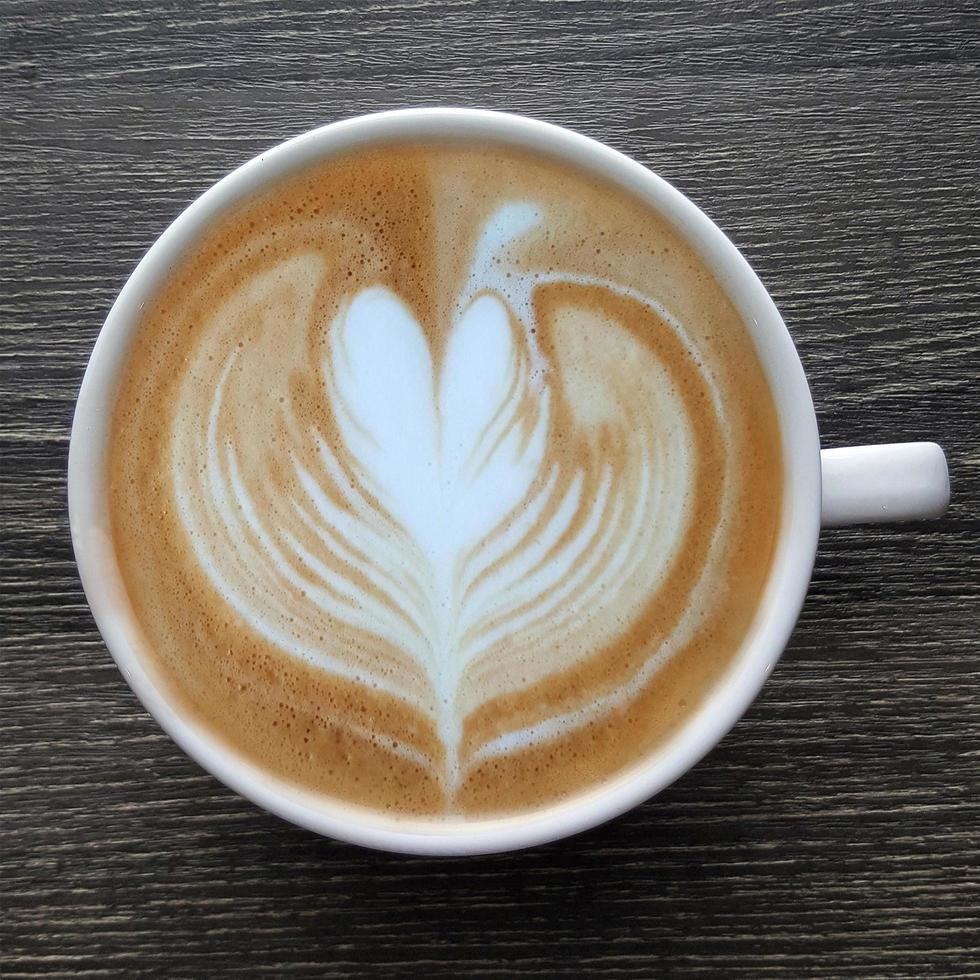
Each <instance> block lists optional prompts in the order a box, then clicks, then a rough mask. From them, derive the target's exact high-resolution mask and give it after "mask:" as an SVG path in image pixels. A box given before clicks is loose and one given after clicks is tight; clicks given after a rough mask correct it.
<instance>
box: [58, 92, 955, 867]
mask: <svg viewBox="0 0 980 980" xmlns="http://www.w3.org/2000/svg"><path fill="white" fill-rule="evenodd" d="M398 140H431V141H440V140H456V141H458V140H468V141H471V142H474V143H479V142H484V143H487V144H506V145H507V146H509V147H517V148H521V149H523V150H526V151H529V152H531V153H536V154H542V155H545V156H547V157H549V158H551V159H556V160H560V161H563V162H565V163H567V164H568V165H570V166H573V167H575V168H576V169H577V170H579V171H584V172H586V173H589V174H593V175H595V177H596V178H597V179H600V180H602V181H605V182H607V183H609V184H610V185H616V186H618V187H620V188H622V189H624V190H625V191H628V192H629V193H630V194H631V195H633V196H634V197H635V198H637V199H639V200H641V201H643V202H644V203H645V204H646V205H647V206H649V208H650V209H651V210H652V211H654V212H656V213H657V214H658V215H659V216H661V217H662V218H663V220H664V221H665V222H667V224H668V225H669V226H670V227H671V228H672V229H673V230H674V231H675V232H676V233H677V234H679V235H680V237H681V238H682V239H683V240H684V242H685V243H687V245H689V246H690V247H691V248H692V249H693V250H694V252H695V253H696V254H697V255H698V256H699V257H700V259H701V261H702V262H703V263H704V264H705V266H706V267H707V268H708V269H709V270H710V272H711V273H712V275H713V276H714V277H715V279H716V280H717V281H718V283H720V285H721V287H722V289H723V290H724V292H725V294H726V295H727V297H728V299H729V300H730V302H731V303H732V304H733V306H734V308H735V309H736V310H737V312H738V314H739V315H740V317H741V320H742V322H743V323H744V324H745V327H746V329H747V330H748V332H749V334H750V335H751V338H752V341H753V343H754V345H755V350H756V352H757V355H758V359H759V363H760V365H761V369H762V371H763V372H764V375H765V378H766V381H767V382H768V386H769V389H770V391H771V395H772V399H773V403H774V405H775V411H776V416H777V418H778V427H779V433H780V440H781V450H782V466H783V492H782V498H781V500H782V502H781V510H780V514H779V530H778V534H777V536H776V541H775V550H774V555H773V557H772V566H771V571H770V573H769V576H768V579H767V582H766V586H765V589H764V591H763V593H762V595H761V597H760V600H759V602H758V606H757V608H756V610H755V615H754V618H753V621H752V624H751V628H750V629H748V631H747V633H746V635H745V637H744V639H743V640H742V642H741V644H740V646H739V649H738V651H737V653H736V654H735V655H734V656H733V658H732V660H731V663H730V664H729V665H728V668H727V670H726V672H725V675H724V677H723V678H722V679H721V680H720V681H719V682H718V683H717V684H716V685H714V687H713V688H712V690H711V691H710V692H709V693H708V694H707V695H706V696H705V698H704V699H703V700H702V701H701V702H700V703H699V704H698V706H697V708H696V709H695V710H693V711H692V712H691V713H690V715H689V716H687V717H686V718H685V720H684V722H683V724H682V725H680V726H679V727H678V728H677V730H675V731H673V732H672V733H671V735H670V736H669V738H667V739H666V740H665V741H664V742H663V743H662V744H660V745H658V746H657V748H656V749H655V750H654V751H652V752H651V753H650V754H649V755H648V756H646V757H644V758H643V759H641V760H640V761H638V762H637V763H636V764H634V765H632V766H630V767H629V768H628V769H627V770H626V771H623V772H620V773H617V774H616V775H615V777H613V778H610V779H608V780H603V781H600V782H599V783H597V784H596V785H595V786H592V787H589V788H587V789H585V790H583V791H582V792H580V793H576V794H574V795H572V796H570V797H569V798H567V799H562V800H559V801H557V802H555V803H553V804H549V805H545V806H541V807H540V808H536V809H532V810H529V811H527V812H521V813H515V814H510V815H507V814H504V815H500V816H492V817H467V816H465V815H459V816H448V817H444V818H441V819H421V818H415V817H412V816H410V815H409V816H406V815H399V816H395V817H392V816H386V815H384V814H382V813H374V812H366V811H365V810H364V809H363V808H359V807H355V806H345V805H344V804H343V803H342V802H338V801H336V800H331V799H325V798H324V797H323V795H322V794H318V793H315V792H312V791H310V790H309V789H307V788H303V787H301V786H298V785H296V784H295V783H293V782H290V781H288V780H285V779H281V778H278V777H276V776H275V775H273V774H270V772H269V771H268V770H267V769H265V768H263V767H261V766H258V765H256V764H255V763H254V762H253V761H252V760H250V759H249V758H247V757H245V756H243V755H242V754H241V753H239V752H237V751H236V749H235V748H234V747H233V746H232V745H229V744H228V742H227V741H226V740H223V739H221V738H219V737H216V736H215V734H214V733H213V732H212V731H210V730H209V729H208V728H207V726H204V725H201V724H200V723H199V721H198V719H196V718H195V717H193V716H192V714H191V713H189V712H188V711H187V710H186V708H185V707H184V705H183V704H182V703H181V702H180V701H179V700H177V699H175V698H174V697H173V696H172V694H171V692H170V691H169V690H168V689H167V687H166V686H165V685H163V684H161V683H160V681H159V678H158V677H157V675H156V674H155V673H154V671H153V670H152V669H150V667H149V665H148V663H147V660H146V657H145V654H144V652H143V646H144V645H145V644H144V641H143V639H142V638H141V634H140V629H139V624H138V623H137V621H136V617H135V615H134V612H133V608H132V603H131V601H130V597H129V595H128V593H127V588H126V585H125V582H124V579H123V576H122V574H121V571H120V567H119V561H118V558H117V554H116V548H115V546H114V543H113V534H112V526H111V525H112V522H111V518H110V512H109V503H108V496H109V487H108V483H109V479H108V469H109V442H110V436H111V420H112V412H113V405H114V399H115V397H116V394H117V391H118V388H119V382H120V376H121V374H122V372H123V370H124V366H125V363H126V358H127V354H128V351H129V350H130V348H131V346H132V343H133V339H134V335H135V333H136V331H137V330H138V328H139V326H140V322H141V314H142V311H143V309H144V308H145V306H146V305H147V304H148V303H150V302H151V300H152V298H153V297H154V295H155V294H156V293H157V292H158V291H159V289H160V288H161V285H162V284H163V283H165V282H166V281H167V278H168V276H169V275H170V274H171V271H172V269H173V268H174V267H175V266H176V264H177V263H178V262H179V260H180V259H181V257H182V256H183V255H185V254H186V253H187V252H188V250H189V249H191V248H192V246H194V244H195V243H196V242H197V241H198V240H199V239H200V238H201V236H202V235H203V234H204V233H205V232H206V231H207V230H208V229H209V228H210V227H212V226H213V225H214V224H215V222H217V221H218V220H219V219H220V218H221V217H222V216H223V215H225V214H227V213H228V212H229V211H230V210H231V209H233V207H234V206H235V205H236V204H238V203H239V202H241V201H243V200H245V199H247V198H248V197H249V196H250V195H253V194H254V193H256V192H257V191H258V190H260V189H261V188H263V187H267V186H269V185H270V184H272V183H274V182H275V181H277V180H279V179H281V178H283V177H284V176H285V175H288V174H290V173H293V172H295V171H297V170H298V169H301V168H303V167H304V166H309V165H311V164H314V163H315V162H316V161H318V160H321V159H324V158H326V157H329V156H331V155H336V154H339V153H341V152H349V151H354V150H364V149H369V148H370V147H372V146H374V145H381V144H388V143H390V142H391V141H398ZM68 487H69V510H70V518H71V529H72V541H73V545H74V548H75V555H76V559H77V563H78V568H79V573H80V576H81V580H82V584H83V587H84V589H85V593H86V596H87V598H88V601H89V604H90V606H91V608H92V612H93V615H94V617H95V620H96V623H97V625H98V627H99V629H100V631H101V633H102V635H103V637H104V639H105V642H106V645H107V647H108V649H109V651H110V653H111V654H112V656H113V657H114V658H115V660H116V662H117V664H118V666H119V668H120V670H121V672H122V674H123V676H124V677H125V678H126V680H127V682H128V683H129V684H130V686H131V687H132V689H133V690H134V692H135V693H136V694H137V696H138V697H139V698H140V700H141V701H142V703H143V704H144V706H145V707H146V708H147V710H149V711H150V713H151V714H152V715H153V716H154V717H155V718H156V720H157V721H158V722H159V724H160V725H161V726H162V727H163V728H164V730H165V731H167V732H168V734H169V735H170V736H171V737H172V738H173V739H174V741H176V742H177V743H178V745H180V746H181V747H182V748H183V749H184V750H185V751H186V752H187V753H188V754H189V755H190V756H191V757H192V758H194V759H195V760H196V761H197V762H198V763H200V764H201V765H202V766H203V767H204V768H205V769H207V770H208V771H209V772H211V773H213V774H214V775H215V776H217V777H218V778H219V779H220V780H221V781H222V782H224V783H225V784H226V785H228V786H229V787H231V788H232V789H234V790H236V791H237V792H239V793H241V794H242V795H243V796H245V797H247V798H249V799H250V800H252V801H254V802H255V803H256V804H258V805H259V806H261V807H263V808H264V809H266V810H268V811H269V812H272V813H275V814H277V815H279V816H281V817H283V818H285V819H287V820H290V821H292V822H293V823H295V824H298V825H300V826H303V827H306V828H308V829H311V830H313V831H315V832H317V833H321V834H325V835H328V836H331V837H334V838H337V839H340V840H344V841H349V842H352V843H356V844H361V845H365V846H369V847H375V848H381V849H384V850H391V851H400V852H408V853H418V854H434V855H464V854H477V853H487V852H494V851H505V850H512V849H516V848H521V847H526V846H531V845H534V844H539V843H543V842H546V841H552V840H556V839H558V838H562V837H565V836H568V835H570V834H574V833H577V832H579V831H582V830H585V829H587V828H589V827H592V826H595V825H596V824H599V823H601V822H603V821H605V820H608V819H610V818H611V817H613V816H615V815H617V814H619V813H622V812H623V811H625V810H627V809H629V808H630V807H632V806H635V805H636V804H638V803H640V802H641V801H643V800H646V799H648V798H650V797H651V796H653V795H655V794H656V793H657V792H659V791H660V790H661V789H663V788H664V787H666V786H667V785H669V784H670V783H671V782H672V781H674V780H675V779H676V778H677V777H678V776H680V775H681V774H682V773H683V772H685V771H686V770H687V769H689V768H690V767H691V766H693V765H694V764H695V763H696V762H697V761H698V760H699V759H700V758H701V757H702V756H704V755H705V753H707V752H708V751H709V750H710V749H711V748H712V747H713V746H714V745H715V744H716V743H717V742H718V741H719V740H720V739H721V738H722V737H723V736H724V735H725V733H726V732H727V731H728V730H729V729H730V728H731V727H732V725H734V724H735V722H736V721H737V720H738V718H739V717H740V716H741V715H742V714H743V712H744V711H745V710H746V708H747V707H748V705H749V704H750V703H751V701H752V700H753V698H754V697H755V696H756V695H757V693H758V692H759V690H760V688H761V686H762V684H763V683H764V682H765V680H766V678H767V677H768V675H769V673H770V672H771V671H772V669H773V668H774V666H775V664H776V663H777V661H778V659H779V657H780V654H781V652H782V650H783V647H784V646H785V644H786V642H787V640H788V638H789V636H790V633H791V631H792V629H793V627H794V624H795V622H796V619H797V616H798V614H799V611H800V608H801V605H802V603H803V601H804V597H805V594H806V590H807V586H808V582H809V579H810V575H811V572H812V568H813V562H814V556H815V552H816V544H817V537H818V533H819V530H820V528H821V526H824V527H830V526H839V525H844V524H853V523H860V522H880V521H900V520H917V519H926V518H933V517H938V516H940V515H941V514H942V513H943V511H944V510H945V508H946V506H947V503H948V499H949V482H948V475H947V469H946V463H945V458H944V456H943V453H942V450H941V449H940V448H939V447H938V446H937V445H935V444H934V443H911V444H895V445H879V446H864V447H850V448H841V449H828V450H823V451H821V448H820V441H819V434H818V431H817V423H816V416H815V413H814V407H813V403H812V400H811V396H810V391H809V388H808V385H807V381H806V378H805V375H804V372H803V369H802V366H801V364H800V360H799V357H798V355H797V352H796V349H795V347H794V345H793V342H792V339H791V337H790V335H789V332H788V331H787V329H786V326H785V325H784V323H783V321H782V319H781V317H780V315H779V313H778V311H777V310H776V307H775V305H774V304H773V302H772V300H771V298H770V297H769V295H768V293H767V292H766V290H765V288H764V287H763V285H762V284H761V282H760V281H759V279H758V278H757V276H756V275H755V274H754V272H753V271H752V270H751V268H750V267H749V265H748V263H747V262H746V261H745V259H744V258H743V257H742V256H741V254H740V253H739V252H738V250H737V249H736V248H735V247H734V245H732V243H731V242H730V241H729V240H728V239H727V238H726V237H725V235H724V234H723V233H722V232H721V231H720V230H719V229H718V228H717V226H716V225H714V224H713V223H712V222H711V220H710V219H709V218H707V217H706V216H705V214H704V213H703V212H701V211H700V210H699V209H698V208H697V207H696V206H695V205H693V204H692V203H691V202H690V201H688V200H687V198H685V197H684V196H683V195H682V194H680V193H679V192H678V191H677V190H675V189H674V188H673V187H671V186H670V185H669V184H668V183H667V182H666V181H664V180H662V179H661V178H659V177H658V176H656V175H655V174H654V173H652V172H651V171H649V170H648V169H646V168H644V167H642V166H641V165H639V164H638V163H636V162H634V161H632V160H630V159H628V158H627V157H625V156H623V155H622V154H620V153H618V152H616V151H614V150H612V149H610V148H608V147H606V146H604V145H602V144H600V143H597V142H595V141H594V140H591V139H588V138H586V137H584V136H581V135H578V134H576V133H572V132H570V131H567V130H565V129H562V128H559V127H556V126H553V125H549V124H546V123H542V122H538V121H535V120H531V119H526V118H522V117H518V116H513V115H509V114H504V113H495V112H486V111H478V110H469V109H417V110H403V111H395V112H386V113H380V114H377V115H371V116H364V117H360V118H357V119H351V120H347V121H344V122H339V123H335V124H332V125H328V126H325V127H323V128H320V129H317V130H314V131H312V132H309V133H306V134H304V135H302V136H299V137H296V138H295V139H292V140H289V141H288V142H286V143H283V144H281V145H280V146H278V147H275V148H274V149H272V150H269V151H267V152H266V153H263V154H262V155H260V156H259V157H257V158H255V159H254V160H252V161H250V162H249V163H246V164H245V165H243V166H242V167H240V168H239V169H238V170H236V171H235V172H233V173H232V174H230V175H229V176H227V177H225V178H224V179H223V180H221V181H219V182H218V183H217V184H216V185H215V186H214V187H212V188H211V189H210V190H208V191H207V192H205V193H204V194H203V195H202V196H201V197H200V198H199V199H198V200H196V201H195V202H194V203H193V204H191V205H190V206H189V207H188V208H187V210H186V211H185V212H184V213H183V214H181V215H180V217H178V218H177V220H176V221H174V223H173V224H172V225H171V226H170V227H169V228H168V229H166V231H165V232H164V233H163V234H162V235H161V236H160V238H159V239H158V240H157V242H156V243H155V244H154V245H153V246H152V248H151V249H150V250H149V251H148V252H147V254H146V255H145V256H144V258H143V259H142V261H141V262H140V264H139V265H138V267H137V268H136V270H135V271H134V272H133V274H132V276H131V277H130V278H129V280H128V281H127V283H126V285H125V286H124V288H123V290H122V292H121V293H120V295H119V297H118V299H117V300H116V302H115V304H114V305H113V307H112V310H111V311H110V313H109V316H108V318H107V320H106V323H105V326H104V328H103V330H102V332H101V334H100V336H99V338H98V341H97V343H96V346H95V349H94V351H93V353H92V357H91V360H90V363H89V366H88V369H87V371H86V374H85V378H84V381H83V384H82V388H81V391H80V394H79V398H78V403H77V407H76V412H75V419H74V424H73V429H72V437H71V447H70V454H69V467H68Z"/></svg>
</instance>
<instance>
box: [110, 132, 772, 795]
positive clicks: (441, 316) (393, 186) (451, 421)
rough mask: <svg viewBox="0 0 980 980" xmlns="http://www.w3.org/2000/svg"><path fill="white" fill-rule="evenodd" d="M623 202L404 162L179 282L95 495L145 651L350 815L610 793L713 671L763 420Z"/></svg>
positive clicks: (295, 188)
mask: <svg viewBox="0 0 980 980" xmlns="http://www.w3.org/2000/svg"><path fill="white" fill-rule="evenodd" d="M488 173H489V175H490V177H489V180H488V178H487V176H486V175H487V174H488ZM488 183H489V185H490V188H491V189H490V191H488V190H487V187H486V185H487V184H488ZM569 199H570V200H580V201H581V203H582V207H583V209H584V214H581V215H575V214H574V213H570V208H569V205H568V203H567V201H568V200H569ZM637 207H638V206H637V205H636V203H635V202H632V201H630V200H629V199H627V198H626V196H625V195H624V194H622V193H621V192H618V191H614V190H613V189H612V188H599V189H597V188H595V187H594V186H592V185H590V184H589V183H588V181H587V180H586V178H584V177H582V176H580V175H578V174H576V173H575V172H574V171H569V170H566V169H564V168H559V167H557V166H556V165H554V164H550V163H547V162H545V161H543V160H539V159H537V158H529V157H525V156H522V155H520V154H518V153H516V152H512V151H507V152H503V151H499V152H498V151H494V152H489V151H478V150H471V149H463V148H450V147H432V148H404V147H400V148H390V149H388V150H387V151H384V152H380V153H373V154H361V155H360V156H355V157H352V158H346V159H344V160H342V161H335V162H333V163H328V164H325V165H322V166H321V168H319V170H317V171H313V172H311V173H309V174H305V175H301V176H299V177H297V178H294V179H293V180H292V182H291V183H289V184H285V185H283V186H282V187H279V188H276V189H275V191H273V192H271V193H270V194H269V195H266V196H265V197H264V198H261V199H258V200H257V201H255V202H252V203H251V205H250V206H247V207H245V208H243V209H240V211H239V213H237V214H235V215H233V216H232V217H231V218H230V219H229V220H228V222H226V224H225V226H223V227H221V228H219V229H217V231H216V232H215V233H214V234H213V235H212V236H211V238H210V239H209V240H208V241H207V242H206V243H204V245H203V246H202V247H201V249H199V250H198V252H197V253H196V254H195V255H194V256H192V257H189V259H188V260H187V263H186V268H184V269H180V270H177V271H176V272H175V273H174V281H173V283H172V284H171V285H170V287H169V288H168V289H167V290H165V291H164V293H163V294H162V295H161V297H160V300H159V302H158V303H157V305H156V307H155V308H154V309H153V310H152V311H150V312H149V313H148V316H147V321H146V323H145V324H144V327H143V330H142V332H141V335H140V339H139V341H138V343H137V347H136V350H135V351H134V354H133V355H132V363H131V367H130V371H129V373H128V375H127V378H126V382H125V384H124V387H123V391H122V393H121V395H120V399H119V409H118V411H117V422H116V426H115V437H114V442H113V459H112V466H113V477H114V479H113V489H112V494H113V505H114V515H115V518H116V524H115V528H116V532H115V533H116V547H117V551H118V552H119V555H120V564H121V567H122V568H123V572H124V577H125V578H126V580H127V587H128V588H129V591H130V595H131V598H132V600H133V604H134V608H135V609H136V611H137V614H138V616H139V618H140V621H141V623H142V625H143V628H144V631H145V633H146V641H147V642H146V645H147V656H148V657H150V658H151V659H153V660H154V661H155V662H156V663H157V665H158V669H159V670H160V671H161V672H162V674H163V675H165V677H166V678H167V679H168V681H169V683H170V684H171V685H172V686H173V688H174V691H175V694H176V695H177V696H180V697H182V698H184V699H186V700H187V701H188V702H189V703H190V704H192V705H193V706H194V707H195V708H196V709H197V711H198V713H199V714H200V716H201V717H202V719H203V720H204V722H205V723H206V724H209V725H211V726H213V727H214V728H215V729H216V730H217V731H218V732H219V733H220V734H222V736H223V737H225V738H226V739H229V740H230V741H232V742H233V743H234V744H236V745H237V746H238V747H239V748H241V749H242V751H244V752H246V753H247V754H249V755H251V756H252V757H253V758H255V759H256V760H257V761H259V762H260V763H261V764H263V765H266V766H268V767H269V768H271V769H272V770H273V771H274V772H277V773H279V774H280V775H281V776H284V777H286V778H288V779H292V780H295V781H297V782H299V783H301V784H303V785H305V786H308V787H312V788H315V789H318V790H321V791H324V792H327V793H330V794H333V795H336V796H337V797H339V798H341V799H345V800H349V801H352V802H357V803H363V804H367V805H372V806H378V807H382V808H385V809H390V810H395V811H398V812H409V813H439V812H452V811H458V812H467V813H474V812H493V811H496V810H506V809H520V808H522V807H526V806H528V805H538V804H540V803H542V802H547V801H549V800H553V799H557V798H560V797H561V796H563V795H566V794H567V793H569V792H572V791H575V790H576V789H579V788H582V787H584V786H585V785H587V784H588V783H590V782H594V781H596V780H600V779H603V778H608V777H609V776H611V775H613V774H615V772H617V771H619V770H621V769H622V768H623V767H624V766H626V765H628V764H629V763H630V762H631V761H636V760H637V759H638V758H640V757H641V756H642V753H646V752H649V751H651V750H652V748H653V747H654V746H655V745H656V742H657V740H658V739H660V738H662V737H664V735H665V734H667V733H668V732H669V731H670V730H671V729H672V728H673V727H674V726H675V725H676V724H677V723H678V722H679V721H680V720H681V719H682V717H683V715H684V714H685V713H686V709H687V708H688V705H689V704H690V705H693V704H694V703H695V702H696V700H697V698H698V697H699V696H700V695H701V694H702V693H703V691H705V690H707V689H708V687H709V686H710V683H711V682H712V681H713V679H714V678H715V677H717V676H719V675H720V672H721V670H722V669H723V668H724V665H725V663H727V661H728V660H730V659H731V657H732V656H733V655H734V653H735V652H736V651H737V647H738V643H739V641H740V638H741V636H742V635H743V634H744V632H745V630H746V629H747V628H748V624H749V622H750V620H751V615H752V612H753V609H754V606H755V604H756V602H757V601H758V595H759V593H760V592H761V589H762V587H763V585H764V581H765V575H766V573H767V570H768V562H769V558H770V554H771V550H772V546H773V541H774V537H775V533H776V525H777V514H778V503H779V496H780V487H781V476H780V453H779V447H778V430H777V428H776V424H775V415H774V411H773V408H772V404H771V399H770V396H769V394H768V391H767V389H766V388H765V385H764V381H763V379H762V376H761V371H760V369H759V367H758V364H757V362H756V360H755V357H754V352H753V351H752V348H751V343H750V341H749V340H748V338H747V336H746V335H745V333H744V328H742V327H741V324H740V323H739V322H738V319H737V316H735V314H734V311H733V310H732V309H731V307H730V305H729V304H728V302H727V300H726V299H725V298H724V294H723V293H722V292H721V290H720V288H719V287H718V286H717V284H716V283H715V282H714V281H713V280H711V279H710V277H708V276H707V274H706V272H705V271H704V270H703V268H702V267H701V266H700V265H699V264H698V263H697V260H696V259H694V258H693V256H691V255H690V254H689V253H687V252H686V250H685V249H684V247H683V246H682V245H680V243H679V242H677V240H676V238H675V237H674V236H673V235H672V233H670V232H669V231H668V230H667V229H666V227H665V226H662V225H661V224H660V223H659V221H658V219H656V217H655V216H654V215H652V214H644V215H643V217H642V218H640V219H639V220H638V219H637V217H636V210H637ZM583 229H587V230H588V232H589V233H587V234H582V232H583ZM651 235H652V242H653V246H654V247H653V248H651V245H650V243H651ZM658 261H659V263H660V265H661V266H666V267H667V270H668V272H669V271H671V270H676V269H678V268H680V269H683V274H682V275H680V276H675V277H674V278H673V279H668V280H667V282H668V284H669V285H668V288H666V289H664V290H662V291H661V292H660V294H658V292H657V291H656V290H655V289H651V287H656V285H657V280H658V275H659V277H660V279H661V281H662V282H663V280H664V275H663V269H662V268H661V271H660V272H659V274H658V273H657V272H656V271H651V270H653V269H655V268H656V266H657V263H658ZM678 285H680V287H681V290H682V292H681V293H678V291H677V289H678ZM664 293H666V295H664ZM671 300H673V303H672V302H671ZM719 352H723V353H724V355H725V356H726V357H727V361H726V359H725V357H722V356H720V353H719ZM736 396H737V397H736Z"/></svg>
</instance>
